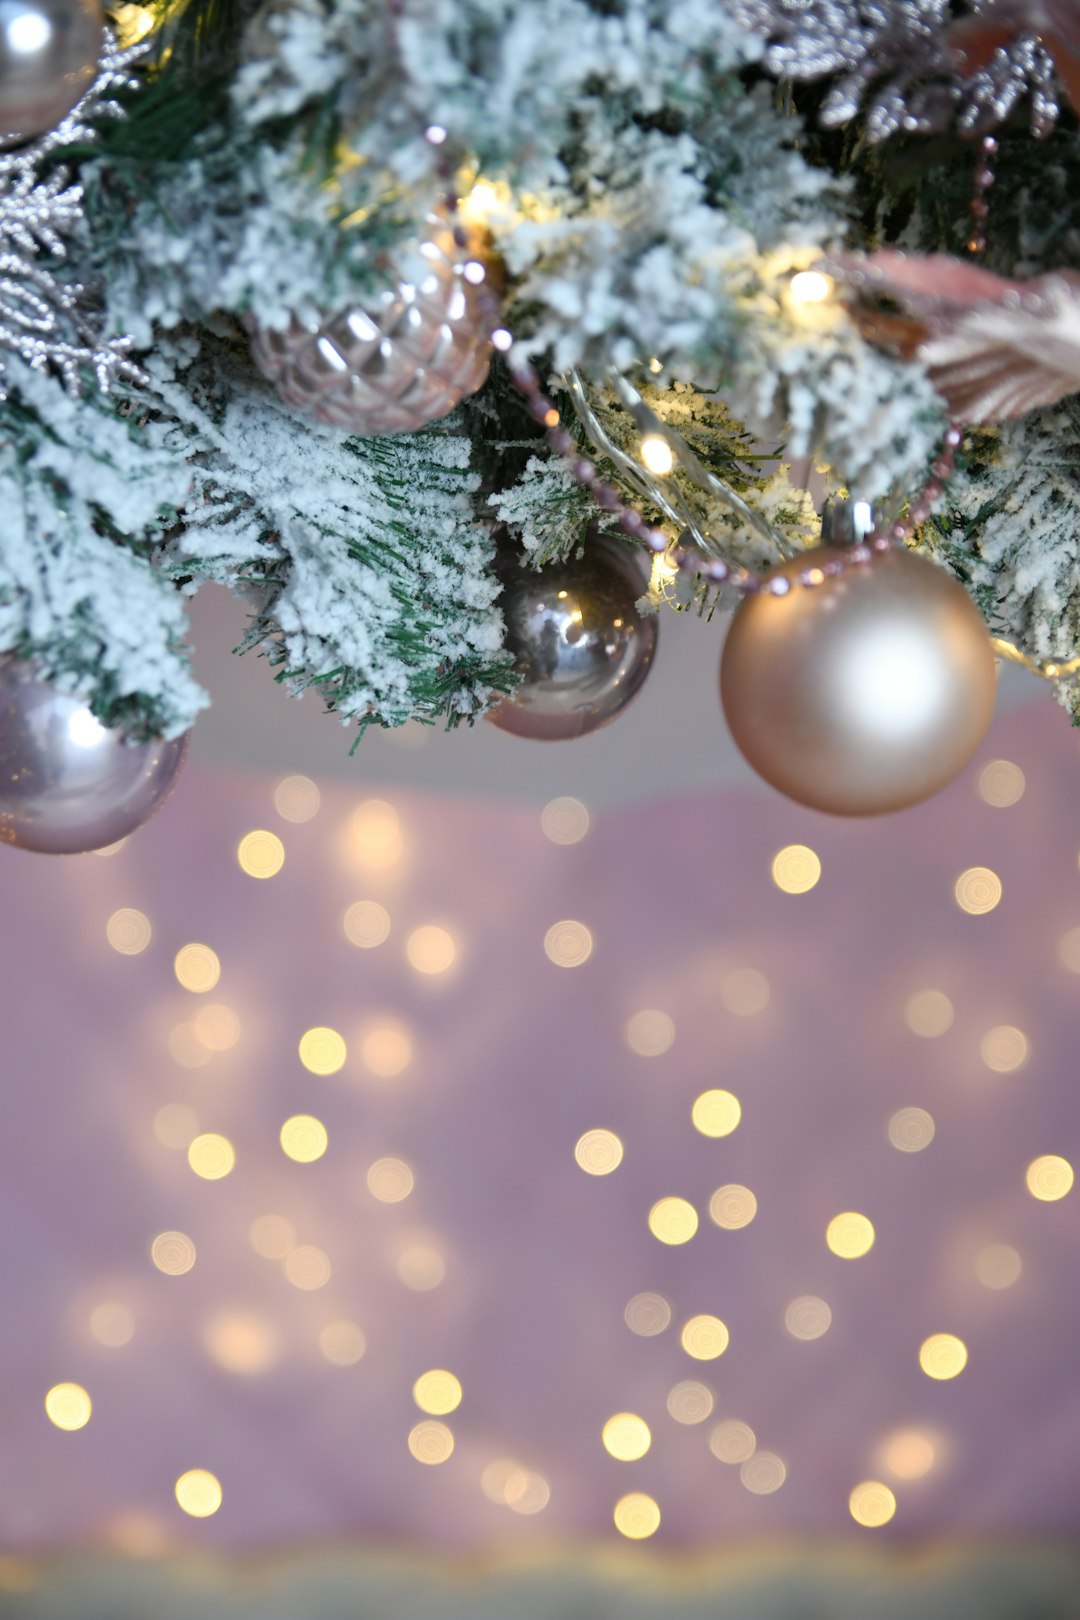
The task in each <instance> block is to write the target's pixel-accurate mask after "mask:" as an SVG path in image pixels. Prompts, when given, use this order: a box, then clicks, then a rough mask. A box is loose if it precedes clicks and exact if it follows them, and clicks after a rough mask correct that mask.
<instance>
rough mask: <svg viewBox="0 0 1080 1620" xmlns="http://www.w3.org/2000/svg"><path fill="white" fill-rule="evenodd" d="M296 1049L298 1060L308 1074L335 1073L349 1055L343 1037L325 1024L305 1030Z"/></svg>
mask: <svg viewBox="0 0 1080 1620" xmlns="http://www.w3.org/2000/svg"><path fill="white" fill-rule="evenodd" d="M297 1051H298V1052H299V1055H300V1062H301V1063H302V1064H303V1065H304V1068H305V1069H307V1070H308V1072H309V1073H310V1074H337V1072H338V1070H339V1069H340V1068H342V1067H343V1066H344V1063H345V1059H346V1058H347V1057H348V1055H349V1053H348V1048H347V1047H346V1045H345V1039H344V1037H343V1036H342V1035H339V1034H338V1032H337V1030H336V1029H330V1028H329V1027H328V1026H327V1025H326V1024H316V1025H315V1026H314V1027H313V1028H312V1029H307V1030H305V1031H304V1033H303V1034H302V1035H301V1037H300V1041H299V1044H298V1046H297Z"/></svg>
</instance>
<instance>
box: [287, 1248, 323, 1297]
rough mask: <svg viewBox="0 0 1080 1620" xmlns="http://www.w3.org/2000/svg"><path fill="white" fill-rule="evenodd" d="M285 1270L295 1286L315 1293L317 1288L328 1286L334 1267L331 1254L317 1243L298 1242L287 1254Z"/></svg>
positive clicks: (306, 1291)
mask: <svg viewBox="0 0 1080 1620" xmlns="http://www.w3.org/2000/svg"><path fill="white" fill-rule="evenodd" d="M284 1271H285V1276H286V1278H287V1279H288V1281H289V1282H291V1283H292V1285H293V1287H294V1288H299V1289H302V1290H303V1292H304V1293H314V1292H315V1290H316V1289H318V1288H325V1287H326V1285H327V1283H328V1282H329V1281H330V1277H331V1275H332V1271H333V1268H332V1267H331V1265H330V1256H329V1255H328V1254H327V1253H326V1251H325V1250H324V1249H320V1248H319V1247H318V1245H317V1244H315V1243H298V1244H297V1245H296V1247H295V1248H294V1249H290V1250H289V1252H288V1254H287V1255H286V1256H285V1264H284Z"/></svg>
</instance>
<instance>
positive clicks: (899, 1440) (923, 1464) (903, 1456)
mask: <svg viewBox="0 0 1080 1620" xmlns="http://www.w3.org/2000/svg"><path fill="white" fill-rule="evenodd" d="M878 1458H879V1461H880V1465H881V1467H882V1468H883V1469H884V1470H885V1472H886V1473H888V1474H891V1475H892V1476H893V1478H894V1479H904V1480H910V1479H922V1478H924V1476H925V1475H927V1474H928V1473H929V1472H930V1470H931V1468H933V1466H934V1463H935V1461H936V1460H937V1453H936V1451H935V1447H934V1442H933V1440H932V1439H931V1438H930V1436H929V1435H928V1434H924V1433H923V1431H922V1430H921V1429H896V1430H894V1432H893V1433H892V1434H887V1435H886V1436H885V1439H884V1440H883V1441H882V1442H881V1445H880V1447H879V1448H878Z"/></svg>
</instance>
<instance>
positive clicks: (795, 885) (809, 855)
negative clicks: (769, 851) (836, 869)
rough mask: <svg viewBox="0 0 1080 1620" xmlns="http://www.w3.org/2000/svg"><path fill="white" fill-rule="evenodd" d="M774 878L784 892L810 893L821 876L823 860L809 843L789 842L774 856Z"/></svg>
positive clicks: (777, 885)
mask: <svg viewBox="0 0 1080 1620" xmlns="http://www.w3.org/2000/svg"><path fill="white" fill-rule="evenodd" d="M772 878H773V882H774V883H775V884H776V887H777V888H778V889H780V890H782V892H783V893H784V894H809V892H810V890H811V889H813V888H816V886H817V884H818V882H819V881H820V878H821V861H820V859H819V858H818V856H817V854H816V853H815V852H814V850H812V849H810V847H809V846H808V845H807V844H787V845H785V847H784V848H783V849H780V850H777V852H776V854H775V855H774V856H773V863H772Z"/></svg>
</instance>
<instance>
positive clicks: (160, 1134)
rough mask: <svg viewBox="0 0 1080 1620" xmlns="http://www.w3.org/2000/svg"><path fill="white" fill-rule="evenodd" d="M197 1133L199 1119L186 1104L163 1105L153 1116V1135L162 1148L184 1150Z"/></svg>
mask: <svg viewBox="0 0 1080 1620" xmlns="http://www.w3.org/2000/svg"><path fill="white" fill-rule="evenodd" d="M198 1131H199V1117H198V1115H197V1114H196V1112H195V1110H194V1108H189V1107H188V1106H187V1104H186V1103H163V1104H162V1106H161V1107H160V1108H159V1109H158V1111H157V1113H156V1114H155V1115H154V1135H155V1136H156V1137H157V1139H158V1141H159V1142H160V1143H161V1145H162V1147H167V1148H174V1149H176V1150H177V1151H179V1150H181V1149H184V1150H186V1149H187V1147H188V1146H189V1144H190V1142H191V1140H192V1138H193V1137H195V1136H197V1135H198Z"/></svg>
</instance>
